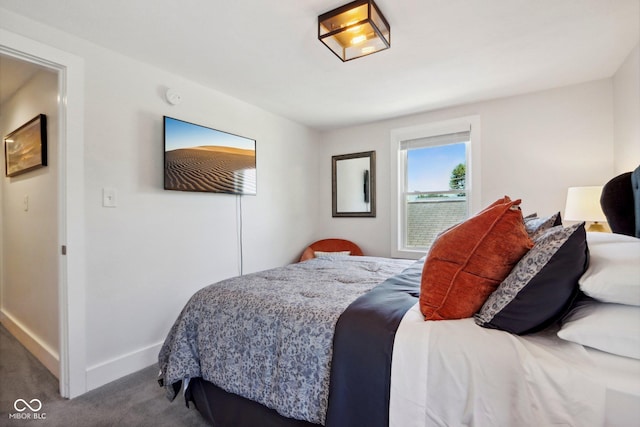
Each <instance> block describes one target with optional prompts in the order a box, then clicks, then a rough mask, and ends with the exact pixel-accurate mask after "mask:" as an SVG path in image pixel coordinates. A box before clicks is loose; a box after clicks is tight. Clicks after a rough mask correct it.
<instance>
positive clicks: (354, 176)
mask: <svg viewBox="0 0 640 427" xmlns="http://www.w3.org/2000/svg"><path fill="white" fill-rule="evenodd" d="M331 181H332V182H331V184H332V189H331V192H332V199H333V200H332V206H333V216H334V217H375V216H376V152H375V151H366V152H362V153H353V154H343V155H339V156H333V157H332V158H331Z"/></svg>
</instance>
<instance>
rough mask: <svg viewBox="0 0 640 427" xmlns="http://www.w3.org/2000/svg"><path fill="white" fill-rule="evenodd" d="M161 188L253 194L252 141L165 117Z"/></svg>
mask: <svg viewBox="0 0 640 427" xmlns="http://www.w3.org/2000/svg"><path fill="white" fill-rule="evenodd" d="M164 132H165V135H164V137H165V147H164V149H165V153H164V163H165V168H164V188H165V189H167V190H178V191H201V192H215V193H229V194H250V195H255V194H256V146H255V141H254V140H253V139H249V138H244V137H241V136H237V135H233V134H230V133H226V132H222V131H218V130H215V129H211V128H207V127H204V126H199V125H195V124H193V123H188V122H184V121H182V120H177V119H173V118H170V117H165V118H164Z"/></svg>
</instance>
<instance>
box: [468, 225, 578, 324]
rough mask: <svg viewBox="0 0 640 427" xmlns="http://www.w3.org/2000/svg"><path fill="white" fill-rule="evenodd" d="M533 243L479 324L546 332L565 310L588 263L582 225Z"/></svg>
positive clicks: (550, 233)
mask: <svg viewBox="0 0 640 427" xmlns="http://www.w3.org/2000/svg"><path fill="white" fill-rule="evenodd" d="M534 243H535V245H534V247H533V248H532V249H531V250H530V251H529V252H528V253H527V254H526V255H525V256H524V257H522V259H520V261H519V262H518V264H516V266H515V267H514V268H513V270H512V271H511V273H509V276H507V278H506V279H505V280H504V281H503V282H502V283H501V284H500V285H499V286H498V288H497V289H496V290H495V291H494V292H493V293H492V294H491V295H490V296H489V298H488V299H487V300H486V301H485V303H484V305H483V306H482V308H481V309H480V311H478V313H476V315H475V316H474V317H475V321H476V323H477V324H478V325H480V326H483V327H485V328H494V329H501V330H503V331H507V332H511V333H514V334H518V335H522V334H528V333H532V332H536V331H539V330H542V329H544V328H546V327H547V326H549V325H550V324H552V323H554V322H555V321H557V320H559V319H560V317H562V315H563V314H564V313H565V312H566V311H567V309H568V308H569V306H570V305H571V303H572V301H573V299H574V298H575V296H576V295H577V293H578V289H579V288H578V279H580V276H582V274H583V273H584V271H585V270H586V268H587V266H588V264H589V249H588V247H587V241H586V233H585V229H584V223H580V224H576V225H573V226H570V227H566V228H564V227H562V226H555V227H552V228H549V229H548V230H546V231H544V232H542V233H541V234H539V235H538V236H537V237H536V238H535V239H534Z"/></svg>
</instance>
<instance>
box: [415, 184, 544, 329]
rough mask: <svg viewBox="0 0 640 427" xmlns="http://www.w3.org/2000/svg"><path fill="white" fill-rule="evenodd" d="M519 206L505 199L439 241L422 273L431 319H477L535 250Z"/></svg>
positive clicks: (425, 312) (424, 306)
mask: <svg viewBox="0 0 640 427" xmlns="http://www.w3.org/2000/svg"><path fill="white" fill-rule="evenodd" d="M519 205H520V200H514V201H512V200H511V199H509V197H507V196H505V197H504V198H502V199H499V200H497V201H496V202H494V203H492V204H491V205H489V206H488V207H487V208H485V209H484V210H483V211H481V212H479V213H478V214H477V215H475V216H473V217H471V218H469V219H468V220H466V221H464V222H462V223H460V224H458V225H456V226H454V227H452V228H450V229H448V230H447V231H445V232H444V233H442V234H441V235H440V236H439V237H438V238H437V239H436V241H435V242H434V243H433V246H431V250H430V251H429V255H428V256H427V260H426V261H425V263H424V267H423V269H422V281H421V286H420V310H421V311H422V314H423V315H424V318H425V320H444V319H463V318H467V317H471V316H473V315H474V314H475V313H476V312H477V311H478V310H479V309H480V308H481V307H482V304H484V302H485V300H486V299H487V298H488V297H489V295H490V294H491V293H492V292H493V291H494V290H495V289H496V288H497V287H498V285H499V284H500V283H501V282H502V281H503V280H504V279H505V278H506V277H507V275H508V274H509V272H511V270H512V269H513V267H514V266H515V264H516V263H517V262H518V261H519V260H520V258H522V257H523V256H524V255H525V254H526V253H527V252H528V251H529V249H531V248H532V247H533V241H532V240H531V239H530V238H529V235H528V234H527V231H526V230H525V228H524V221H523V219H522V212H521V211H520V208H519Z"/></svg>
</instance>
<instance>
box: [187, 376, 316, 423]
mask: <svg viewBox="0 0 640 427" xmlns="http://www.w3.org/2000/svg"><path fill="white" fill-rule="evenodd" d="M185 398H186V400H187V402H193V404H194V405H195V407H196V409H197V410H198V412H200V414H201V415H202V417H203V418H204V419H205V420H206V421H207V422H208V423H209V424H211V425H212V426H214V427H255V426H261V427H320V425H319V424H313V423H310V422H307V421H301V420H296V419H293V418H286V417H283V416H282V415H280V414H278V413H277V412H276V411H275V410H273V409H269V408H267V407H266V406H264V405H261V404H260V403H257V402H254V401H252V400H249V399H245V398H244V397H241V396H238V395H237V394H233V393H228V392H226V391H224V390H223V389H221V388H220V387H217V386H215V385H213V384H212V383H210V382H208V381H206V380H203V379H202V378H193V379H191V380H190V381H189V387H187V391H186V394H185Z"/></svg>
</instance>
